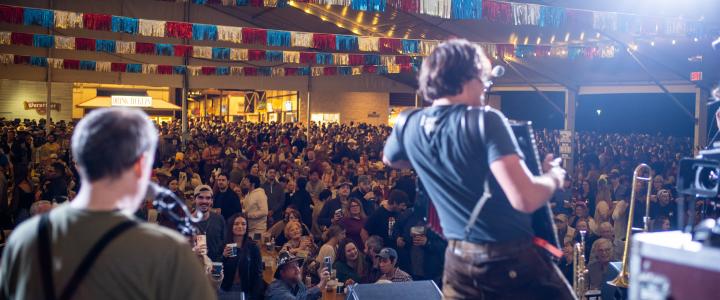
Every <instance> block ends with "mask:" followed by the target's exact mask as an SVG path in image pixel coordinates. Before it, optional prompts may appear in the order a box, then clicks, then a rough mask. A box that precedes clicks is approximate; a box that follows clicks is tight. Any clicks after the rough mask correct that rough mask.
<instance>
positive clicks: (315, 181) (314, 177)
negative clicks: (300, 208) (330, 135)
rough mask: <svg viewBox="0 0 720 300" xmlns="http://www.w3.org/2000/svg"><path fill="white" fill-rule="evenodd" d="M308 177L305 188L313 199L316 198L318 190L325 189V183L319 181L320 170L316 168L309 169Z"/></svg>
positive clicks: (318, 193)
mask: <svg viewBox="0 0 720 300" xmlns="http://www.w3.org/2000/svg"><path fill="white" fill-rule="evenodd" d="M313 153H314V152H313ZM309 179H310V180H309V181H308V183H307V186H306V188H305V189H306V190H307V191H308V193H310V196H311V197H312V198H313V199H317V198H318V195H320V192H322V191H323V190H325V189H326V187H325V184H324V183H323V182H322V181H320V171H319V170H318V169H310V178H309Z"/></svg>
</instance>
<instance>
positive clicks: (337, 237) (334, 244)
mask: <svg viewBox="0 0 720 300" xmlns="http://www.w3.org/2000/svg"><path fill="white" fill-rule="evenodd" d="M343 239H345V229H343V228H342V227H340V226H339V225H333V226H330V228H328V230H327V231H325V234H323V240H324V241H325V244H323V245H322V247H320V251H319V252H318V255H317V256H316V258H315V260H316V261H317V263H323V262H324V263H327V264H329V266H328V269H332V264H333V263H334V262H335V257H336V256H337V248H338V244H340V241H341V240H343ZM326 258H327V259H328V261H323V259H326Z"/></svg>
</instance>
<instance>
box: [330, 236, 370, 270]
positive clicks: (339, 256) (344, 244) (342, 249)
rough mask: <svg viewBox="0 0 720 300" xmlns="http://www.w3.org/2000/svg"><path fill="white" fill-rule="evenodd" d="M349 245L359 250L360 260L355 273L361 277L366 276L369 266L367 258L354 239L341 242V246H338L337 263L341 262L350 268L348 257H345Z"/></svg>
mask: <svg viewBox="0 0 720 300" xmlns="http://www.w3.org/2000/svg"><path fill="white" fill-rule="evenodd" d="M348 244H353V245H355V249H357V252H358V258H357V263H356V265H355V272H356V273H358V274H359V275H360V276H363V275H366V274H365V273H366V271H367V268H366V267H367V266H366V265H365V257H364V254H363V253H362V251H360V248H359V247H358V245H357V244H356V243H355V241H353V240H352V239H349V238H346V239H343V240H342V241H340V244H338V250H337V254H336V255H337V259H336V261H340V262H343V263H345V264H346V265H348V266H350V264H349V263H348V260H347V256H346V255H345V247H347V245H348Z"/></svg>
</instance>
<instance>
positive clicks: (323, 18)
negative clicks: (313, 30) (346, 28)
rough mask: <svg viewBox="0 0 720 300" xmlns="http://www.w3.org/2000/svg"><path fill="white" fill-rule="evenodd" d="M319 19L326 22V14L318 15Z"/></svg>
mask: <svg viewBox="0 0 720 300" xmlns="http://www.w3.org/2000/svg"><path fill="white" fill-rule="evenodd" d="M320 20H323V21H326V22H327V20H328V18H327V17H326V16H320Z"/></svg>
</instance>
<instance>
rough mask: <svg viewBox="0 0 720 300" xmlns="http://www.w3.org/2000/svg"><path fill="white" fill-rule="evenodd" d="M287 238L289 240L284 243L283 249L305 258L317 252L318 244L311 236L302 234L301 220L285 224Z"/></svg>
mask: <svg viewBox="0 0 720 300" xmlns="http://www.w3.org/2000/svg"><path fill="white" fill-rule="evenodd" d="M285 238H287V240H288V241H287V243H285V245H283V247H282V250H283V251H288V252H290V254H292V255H295V256H299V257H304V258H305V257H308V256H310V254H311V253H314V252H315V251H314V250H315V249H316V246H315V244H314V243H313V240H312V238H311V237H310V236H307V235H303V234H302V225H300V222H297V221H290V222H288V224H287V225H285Z"/></svg>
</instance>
